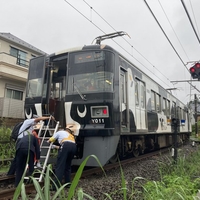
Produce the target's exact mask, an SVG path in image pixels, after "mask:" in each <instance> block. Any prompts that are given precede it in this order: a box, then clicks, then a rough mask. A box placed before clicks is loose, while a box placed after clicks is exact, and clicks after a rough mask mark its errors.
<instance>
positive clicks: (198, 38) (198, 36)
mask: <svg viewBox="0 0 200 200" xmlns="http://www.w3.org/2000/svg"><path fill="white" fill-rule="evenodd" d="M181 3H182V5H183V8H184V9H185V12H186V14H187V17H188V19H189V21H190V24H191V26H192V29H193V31H194V33H195V35H196V37H197V40H198V41H199V43H200V40H199V36H198V34H197V32H196V30H195V28H194V25H193V23H192V20H191V18H190V15H189V13H188V11H187V8H186V6H185V4H184V1H183V0H181Z"/></svg>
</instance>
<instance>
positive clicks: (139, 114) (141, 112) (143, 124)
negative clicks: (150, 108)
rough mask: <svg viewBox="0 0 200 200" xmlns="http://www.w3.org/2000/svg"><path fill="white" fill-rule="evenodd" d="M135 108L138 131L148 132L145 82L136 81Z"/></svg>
mask: <svg viewBox="0 0 200 200" xmlns="http://www.w3.org/2000/svg"><path fill="white" fill-rule="evenodd" d="M135 108H136V127H137V130H147V120H146V88H145V84H144V82H142V81H140V80H139V79H136V81H135Z"/></svg>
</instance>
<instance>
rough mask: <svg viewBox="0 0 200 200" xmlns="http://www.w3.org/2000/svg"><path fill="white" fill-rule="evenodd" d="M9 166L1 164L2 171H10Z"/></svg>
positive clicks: (0, 171)
mask: <svg viewBox="0 0 200 200" xmlns="http://www.w3.org/2000/svg"><path fill="white" fill-rule="evenodd" d="M8 169H9V168H8V166H1V167H0V173H5V172H7V171H8Z"/></svg>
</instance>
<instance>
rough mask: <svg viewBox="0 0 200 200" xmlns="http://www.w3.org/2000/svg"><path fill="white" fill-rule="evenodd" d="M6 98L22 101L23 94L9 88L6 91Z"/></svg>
mask: <svg viewBox="0 0 200 200" xmlns="http://www.w3.org/2000/svg"><path fill="white" fill-rule="evenodd" d="M6 97H7V98H10V99H17V100H22V98H23V92H22V91H17V90H13V89H8V88H7V89H6Z"/></svg>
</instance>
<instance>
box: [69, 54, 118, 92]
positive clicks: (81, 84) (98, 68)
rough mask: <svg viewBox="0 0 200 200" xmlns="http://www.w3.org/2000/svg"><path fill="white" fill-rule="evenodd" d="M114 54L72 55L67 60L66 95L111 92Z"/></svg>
mask: <svg viewBox="0 0 200 200" xmlns="http://www.w3.org/2000/svg"><path fill="white" fill-rule="evenodd" d="M113 66H114V54H113V53H110V52H105V51H90V52H84V53H83V52H81V53H73V54H71V55H70V59H69V71H68V75H69V78H68V94H75V93H80V92H81V93H94V92H103V91H106V92H112V91H113V78H114V77H113V68H114V67H113Z"/></svg>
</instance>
